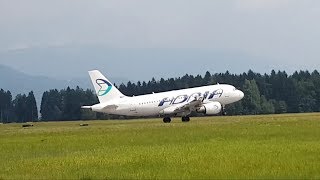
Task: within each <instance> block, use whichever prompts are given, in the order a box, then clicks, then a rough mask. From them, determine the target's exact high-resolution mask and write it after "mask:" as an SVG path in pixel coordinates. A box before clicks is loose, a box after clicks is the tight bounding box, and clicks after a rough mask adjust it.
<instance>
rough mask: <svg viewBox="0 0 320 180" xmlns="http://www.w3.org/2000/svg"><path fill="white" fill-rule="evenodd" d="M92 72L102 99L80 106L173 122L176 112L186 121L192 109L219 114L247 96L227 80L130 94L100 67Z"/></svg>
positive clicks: (103, 111) (93, 82) (98, 110)
mask: <svg viewBox="0 0 320 180" xmlns="http://www.w3.org/2000/svg"><path fill="white" fill-rule="evenodd" d="M89 75H90V78H91V81H92V84H93V86H94V89H95V91H96V94H97V96H98V99H99V102H100V103H99V104H95V105H92V106H82V107H81V108H83V109H91V110H92V111H95V112H102V113H107V114H113V115H124V116H138V117H144V116H146V117H149V116H160V117H163V122H164V123H170V122H171V117H174V116H179V117H182V121H183V122H189V121H190V115H191V113H192V112H197V113H203V114H205V115H216V114H219V113H220V112H222V114H224V113H225V108H224V107H225V105H227V104H231V103H234V102H237V101H240V100H241V99H242V98H243V97H244V93H243V92H242V91H240V90H238V89H236V88H235V87H234V86H232V85H228V84H217V85H210V86H202V87H196V88H189V89H182V90H173V91H168V92H161V93H152V94H147V95H141V96H133V97H128V96H125V95H123V94H122V93H121V92H120V91H119V90H118V89H117V88H116V87H115V86H114V85H113V84H112V83H111V82H110V81H109V80H108V79H107V78H106V77H105V76H103V75H102V74H101V72H99V71H98V70H92V71H89Z"/></svg>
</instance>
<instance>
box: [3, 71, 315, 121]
mask: <svg viewBox="0 0 320 180" xmlns="http://www.w3.org/2000/svg"><path fill="white" fill-rule="evenodd" d="M217 83H220V84H224V83H225V84H232V85H234V86H235V87H237V88H238V89H240V90H242V91H243V92H244V93H245V97H244V99H243V100H242V101H240V102H237V103H234V104H231V105H228V106H227V107H226V110H227V114H228V115H251V114H274V113H278V114H280V113H300V112H319V111H320V74H319V72H318V71H317V70H315V71H313V72H311V73H310V72H309V71H299V72H294V73H293V74H292V75H288V74H287V73H286V72H285V71H278V72H275V71H274V70H273V71H271V73H270V74H260V73H255V72H253V71H251V70H249V71H248V72H246V73H242V74H231V73H229V72H228V71H227V72H225V73H215V74H211V73H210V72H206V73H205V75H204V76H201V75H197V76H193V75H188V74H186V75H185V76H183V77H179V78H169V79H164V78H161V79H160V80H155V79H154V78H152V80H150V81H148V82H145V81H143V82H141V81H138V82H137V83H132V82H130V81H129V82H128V83H127V84H121V85H120V86H119V87H118V88H119V90H120V91H121V92H122V93H123V94H125V95H127V96H137V95H142V94H150V93H153V92H154V93H157V92H164V91H169V90H178V89H183V88H192V87H199V86H204V85H212V84H217ZM96 103H98V99H97V97H96V95H95V93H94V92H93V91H92V90H90V89H87V90H83V89H81V88H79V87H77V88H75V89H71V88H69V87H68V88H66V89H62V90H57V89H53V90H49V91H46V92H44V93H43V96H42V101H41V108H40V114H41V116H40V118H38V113H36V112H38V111H37V106H36V103H35V99H34V95H33V92H30V93H29V94H28V95H21V94H19V95H17V96H16V97H15V99H14V100H13V99H12V96H11V93H10V92H9V91H4V90H2V89H1V91H0V111H1V116H0V118H1V122H10V121H15V122H25V121H36V120H38V119H39V120H42V121H57V120H61V121H63V120H86V119H114V118H127V117H121V116H112V115H107V114H101V113H95V112H91V111H88V110H81V108H80V107H81V106H82V105H92V104H96Z"/></svg>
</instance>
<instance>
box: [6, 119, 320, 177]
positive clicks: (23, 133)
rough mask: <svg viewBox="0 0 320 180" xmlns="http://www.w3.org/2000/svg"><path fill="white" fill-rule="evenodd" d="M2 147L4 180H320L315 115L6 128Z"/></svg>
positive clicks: (319, 135)
mask: <svg viewBox="0 0 320 180" xmlns="http://www.w3.org/2000/svg"><path fill="white" fill-rule="evenodd" d="M80 123H88V124H89V126H88V127H80V126H79V124H80ZM0 141H1V142H0V179H221V178H228V179H229V178H235V179H243V178H262V179H266V178H268V179H279V178H281V179H288V178H289V179H297V178H298V179H319V178H320V114H317V113H314V114H287V115H268V116H234V117H205V118H192V121H191V122H190V123H182V122H180V120H179V119H174V120H173V123H171V124H164V123H163V122H162V121H161V120H160V119H148V120H130V121H87V122H53V123H35V124H34V127H31V128H22V127H21V124H5V125H0Z"/></svg>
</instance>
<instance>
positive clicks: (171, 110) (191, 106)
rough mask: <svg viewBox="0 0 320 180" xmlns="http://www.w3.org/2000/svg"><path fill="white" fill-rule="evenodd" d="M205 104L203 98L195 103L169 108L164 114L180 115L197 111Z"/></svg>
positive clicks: (194, 101)
mask: <svg viewBox="0 0 320 180" xmlns="http://www.w3.org/2000/svg"><path fill="white" fill-rule="evenodd" d="M202 102H203V97H200V98H198V99H196V98H195V99H194V100H193V101H190V102H186V103H183V104H177V105H175V106H171V107H168V108H166V109H164V110H163V112H162V113H163V114H178V113H183V112H192V111H195V110H196V108H197V107H199V106H201V105H202Z"/></svg>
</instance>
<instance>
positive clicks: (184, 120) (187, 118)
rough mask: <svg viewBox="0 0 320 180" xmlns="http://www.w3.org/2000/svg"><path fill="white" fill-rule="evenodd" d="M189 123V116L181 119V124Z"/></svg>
mask: <svg viewBox="0 0 320 180" xmlns="http://www.w3.org/2000/svg"><path fill="white" fill-rule="evenodd" d="M189 121H190V117H189V116H185V117H182V122H189Z"/></svg>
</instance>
